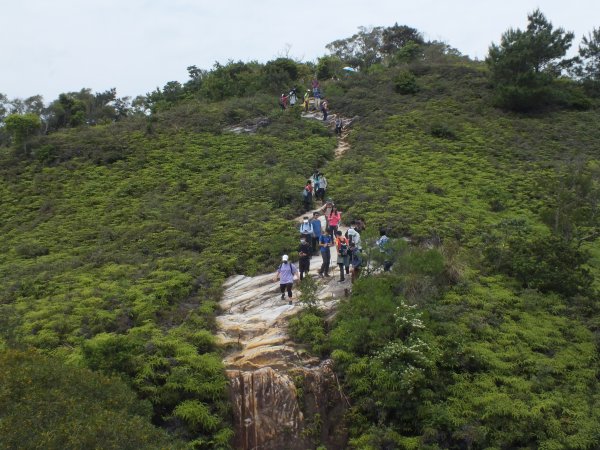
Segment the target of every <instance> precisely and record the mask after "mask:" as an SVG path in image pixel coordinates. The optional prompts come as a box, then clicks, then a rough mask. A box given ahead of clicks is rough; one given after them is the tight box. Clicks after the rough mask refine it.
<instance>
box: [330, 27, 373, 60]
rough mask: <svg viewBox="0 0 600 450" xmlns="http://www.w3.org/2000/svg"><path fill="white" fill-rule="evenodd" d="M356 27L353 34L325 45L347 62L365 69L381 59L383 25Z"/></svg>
mask: <svg viewBox="0 0 600 450" xmlns="http://www.w3.org/2000/svg"><path fill="white" fill-rule="evenodd" d="M358 29H359V31H358V33H356V34H354V35H353V36H351V37H349V38H346V39H338V40H336V41H333V42H331V43H329V44H327V45H326V46H325V47H327V49H328V50H329V51H330V52H331V53H332V54H333V55H334V56H337V57H338V58H340V59H341V60H343V61H345V62H346V63H347V64H349V65H351V66H354V67H362V68H364V69H366V68H368V67H370V66H372V65H373V64H377V63H379V62H381V61H382V58H383V53H382V46H383V27H375V28H366V27H359V28H358Z"/></svg>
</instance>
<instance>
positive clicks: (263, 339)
mask: <svg viewBox="0 0 600 450" xmlns="http://www.w3.org/2000/svg"><path fill="white" fill-rule="evenodd" d="M302 117H303V118H306V119H317V120H321V117H322V116H321V114H320V113H310V112H309V113H303V114H302ZM335 117H336V116H335V115H334V114H331V115H330V118H331V119H330V120H329V121H328V123H326V125H330V124H333V123H335ZM343 121H344V132H343V133H342V135H341V136H340V137H338V145H337V147H336V149H335V158H341V157H342V156H343V155H344V154H345V153H346V151H347V150H348V148H349V144H348V142H347V136H348V125H350V123H351V122H352V120H350V119H343ZM318 209H320V208H317V209H314V210H312V211H310V212H307V213H304V214H302V215H301V216H299V217H297V218H296V219H294V226H295V227H299V225H300V223H301V222H302V218H303V216H306V215H308V216H312V212H313V211H317V210H318ZM320 220H321V224H322V225H323V226H324V225H325V220H324V217H320ZM340 230H341V231H342V232H345V231H346V227H343V226H340ZM294 259H295V258H294ZM294 264H295V265H296V266H297V263H296V262H295V263H294ZM321 264H322V258H321V256H320V253H319V255H318V256H313V257H312V258H311V261H310V272H309V274H308V276H318V271H319V269H320V267H321ZM330 274H331V276H330V277H329V278H320V279H318V280H317V285H318V291H317V298H318V307H319V308H320V309H321V310H323V311H325V313H326V317H327V319H331V318H332V317H333V315H335V312H336V306H337V304H338V302H339V301H340V299H341V298H343V297H344V296H348V294H349V291H350V276H349V275H348V276H346V280H345V281H344V282H338V279H339V267H338V266H337V252H336V251H335V248H332V251H331V266H330ZM274 275H275V274H274V271H273V272H271V273H267V274H263V275H257V276H254V277H247V276H244V275H235V276H232V277H230V278H228V279H227V280H226V281H225V283H224V288H225V291H224V294H223V298H222V300H221V302H220V304H219V306H220V308H221V314H220V315H219V316H217V318H216V322H217V326H218V328H219V331H218V333H217V337H218V340H219V342H220V344H221V345H223V346H224V347H226V348H229V349H230V351H229V352H228V353H226V356H225V358H224V360H223V363H224V365H225V368H226V374H227V377H228V378H229V381H230V397H231V400H232V404H233V409H234V411H233V412H234V419H235V423H234V425H235V431H236V437H235V441H234V445H235V448H239V449H245V450H246V449H248V450H249V449H259V448H260V449H282V448H286V449H289V450H294V449H305V448H308V447H310V446H311V445H310V442H311V439H310V436H308V435H307V432H306V429H307V427H309V426H310V423H309V422H311V423H312V420H313V419H314V418H315V417H316V416H315V415H316V414H318V415H319V416H318V417H319V420H321V421H322V425H321V436H320V438H321V441H322V442H328V443H329V445H328V446H327V448H342V446H343V442H344V441H345V439H344V436H343V435H340V433H338V432H337V431H336V425H337V423H338V422H339V421H340V419H341V415H342V414H343V411H344V401H343V400H344V398H343V395H342V394H341V392H339V385H338V383H337V379H336V378H335V374H334V373H333V370H332V369H331V361H330V360H325V361H322V360H320V359H319V358H318V357H314V356H310V355H309V354H308V353H307V352H306V351H305V350H304V349H303V348H302V346H300V345H298V344H296V343H294V342H293V341H292V340H291V339H290V337H289V335H288V331H287V327H288V321H289V319H290V318H291V317H292V316H294V315H296V314H297V313H298V312H299V311H300V310H301V309H302V308H303V306H302V305H301V304H300V303H299V302H298V295H299V287H298V285H297V284H295V285H294V296H293V301H294V302H293V304H292V305H288V299H287V296H286V298H285V300H281V293H280V291H279V283H278V282H277V281H276V280H275V278H274ZM300 393H301V395H300ZM284 431H285V432H284Z"/></svg>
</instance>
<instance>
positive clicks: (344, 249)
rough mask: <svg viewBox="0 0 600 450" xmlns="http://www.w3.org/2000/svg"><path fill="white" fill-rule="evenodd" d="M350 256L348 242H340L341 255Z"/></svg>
mask: <svg viewBox="0 0 600 450" xmlns="http://www.w3.org/2000/svg"><path fill="white" fill-rule="evenodd" d="M347 254H348V241H347V240H346V242H340V255H341V256H346V255H347Z"/></svg>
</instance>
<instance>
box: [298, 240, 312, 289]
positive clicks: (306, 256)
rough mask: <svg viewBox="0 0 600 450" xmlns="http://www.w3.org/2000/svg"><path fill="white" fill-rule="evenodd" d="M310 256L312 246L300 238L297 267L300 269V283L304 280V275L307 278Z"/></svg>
mask: <svg viewBox="0 0 600 450" xmlns="http://www.w3.org/2000/svg"><path fill="white" fill-rule="evenodd" d="M311 254H312V246H311V245H310V243H309V242H308V241H307V240H306V238H305V237H304V236H302V237H301V238H300V246H299V247H298V256H299V257H300V259H299V260H298V267H299V269H300V281H302V280H303V279H304V274H306V275H307V276H308V271H309V270H310V255H311Z"/></svg>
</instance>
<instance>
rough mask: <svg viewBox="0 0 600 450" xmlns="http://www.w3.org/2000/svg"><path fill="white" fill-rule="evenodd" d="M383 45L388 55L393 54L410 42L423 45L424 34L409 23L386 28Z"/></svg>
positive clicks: (382, 49) (382, 48)
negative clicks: (408, 24)
mask: <svg viewBox="0 0 600 450" xmlns="http://www.w3.org/2000/svg"><path fill="white" fill-rule="evenodd" d="M382 40H383V45H382V47H381V51H382V52H383V53H385V54H386V55H393V54H395V53H396V52H397V51H398V50H400V49H401V48H403V47H405V46H406V45H408V44H411V43H412V44H417V45H423V44H424V43H425V41H424V40H423V35H422V34H421V33H420V32H419V31H418V30H416V29H415V28H411V27H409V26H407V25H398V24H397V23H396V24H394V26H392V27H389V28H386V29H384V30H383V34H382Z"/></svg>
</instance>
